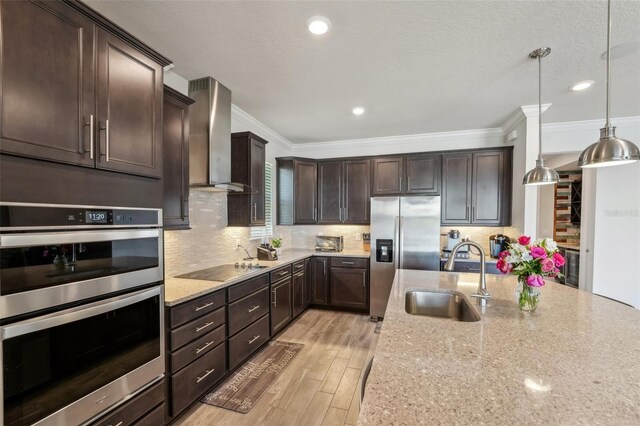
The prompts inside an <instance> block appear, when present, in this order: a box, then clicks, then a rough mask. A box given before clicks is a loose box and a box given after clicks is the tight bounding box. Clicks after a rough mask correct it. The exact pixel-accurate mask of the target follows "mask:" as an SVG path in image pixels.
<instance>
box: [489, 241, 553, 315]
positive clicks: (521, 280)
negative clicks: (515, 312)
mask: <svg viewBox="0 0 640 426" xmlns="http://www.w3.org/2000/svg"><path fill="white" fill-rule="evenodd" d="M564 262H565V260H564V257H562V255H561V254H560V253H559V252H558V244H557V243H556V242H555V241H553V240H552V239H551V238H544V239H539V240H535V241H532V240H531V237H527V236H525V235H523V236H521V237H520V238H518V242H517V243H511V244H510V245H509V248H508V249H507V250H505V251H503V252H502V253H500V257H499V259H498V263H497V264H496V266H497V268H498V269H499V270H500V272H502V273H503V274H509V273H510V274H513V275H515V276H516V277H518V286H517V287H516V298H517V300H518V307H519V308H520V310H522V311H530V312H533V311H535V310H536V308H537V307H538V302H539V301H540V287H544V277H558V276H559V277H562V276H563V275H562V274H561V273H560V270H559V268H561V267H562V266H563V265H564Z"/></svg>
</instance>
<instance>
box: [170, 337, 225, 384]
mask: <svg viewBox="0 0 640 426" xmlns="http://www.w3.org/2000/svg"><path fill="white" fill-rule="evenodd" d="M225 337H226V327H225V326H224V325H221V326H220V327H218V328H216V329H215V330H213V331H210V332H209V333H207V334H205V335H204V336H202V337H201V338H199V339H197V340H194V341H193V342H191V343H189V344H188V345H187V346H185V347H184V348H182V349H180V350H179V351H177V352H174V353H173V354H171V373H175V372H177V371H178V370H180V369H181V368H182V367H184V366H185V365H187V364H189V363H190V362H192V361H194V360H196V359H198V358H200V357H201V356H204V355H205V354H206V353H207V352H209V351H210V350H212V349H213V348H215V347H216V346H218V345H219V344H220V343H222V342H224V339H225Z"/></svg>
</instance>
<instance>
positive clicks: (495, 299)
mask: <svg viewBox="0 0 640 426" xmlns="http://www.w3.org/2000/svg"><path fill="white" fill-rule="evenodd" d="M486 278H487V286H488V290H489V291H490V292H491V294H492V298H491V299H489V301H488V305H487V306H484V307H480V306H478V301H477V299H474V298H471V297H470V294H471V293H472V292H473V291H474V290H475V289H476V288H477V285H478V275H477V274H462V273H450V272H449V273H440V272H430V271H409V270H399V271H398V272H397V274H396V277H395V280H394V284H393V287H392V289H391V295H390V298H389V305H388V307H387V311H386V315H385V318H384V321H383V324H382V331H381V334H380V337H379V340H378V344H377V347H376V351H375V357H374V361H373V366H372V369H371V373H370V375H369V378H368V381H367V385H366V390H365V398H364V402H363V405H362V408H361V412H360V417H359V420H358V424H359V425H418V424H430V425H440V424H441V425H467V424H497V425H531V424H546V425H560V424H561V425H569V424H588V425H594V424H607V425H638V424H640V310H637V309H634V308H631V307H628V306H625V305H622V304H620V303H617V302H614V301H611V300H608V299H605V298H602V297H599V296H596V295H593V294H591V293H587V292H583V291H580V290H576V289H573V288H569V287H567V286H563V285H560V284H556V283H553V282H551V281H550V280H547V285H546V286H545V287H544V288H543V289H542V296H541V300H540V305H539V306H538V309H537V311H536V312H534V313H532V314H528V313H523V312H520V311H519V310H518V306H517V303H516V301H515V299H514V288H515V285H516V279H515V277H513V276H500V275H487V277H486ZM630 284H631V283H630ZM635 284H637V282H636V283H635ZM413 289H432V290H458V291H461V292H462V293H464V294H465V295H466V296H467V298H468V299H469V300H470V301H471V303H472V304H473V306H474V307H475V308H476V309H477V310H478V312H479V313H480V316H481V320H480V321H478V322H469V323H464V322H456V321H452V320H448V319H439V318H430V317H421V316H412V315H409V314H407V313H406V312H405V308H404V305H405V293H406V292H407V291H409V290H413Z"/></svg>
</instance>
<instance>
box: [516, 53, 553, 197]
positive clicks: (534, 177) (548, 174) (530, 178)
mask: <svg viewBox="0 0 640 426" xmlns="http://www.w3.org/2000/svg"><path fill="white" fill-rule="evenodd" d="M549 53H551V48H550V47H541V48H540V49H536V50H534V51H533V52H531V53H530V54H529V57H530V58H531V59H538V145H539V146H538V159H537V160H536V167H535V168H533V169H531V170H529V171H528V172H527V174H525V175H524V178H523V179H522V184H523V185H550V184H554V183H558V179H559V177H558V173H557V172H556V171H555V170H553V169H550V168H549V167H547V166H545V165H544V159H543V158H542V58H544V57H545V56H548V55H549Z"/></svg>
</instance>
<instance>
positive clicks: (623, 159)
mask: <svg viewBox="0 0 640 426" xmlns="http://www.w3.org/2000/svg"><path fill="white" fill-rule="evenodd" d="M638 160H640V150H638V147H637V146H636V145H635V144H634V143H633V142H630V141H628V140H626V139H621V138H617V137H616V128H615V127H603V128H602V129H600V139H599V140H598V142H596V143H594V144H591V145H590V146H589V147H588V148H587V149H585V150H584V151H582V154H580V158H579V159H578V166H579V167H583V168H585V167H586V168H590V167H608V166H619V165H622V164H628V163H634V162H636V161H638Z"/></svg>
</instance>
